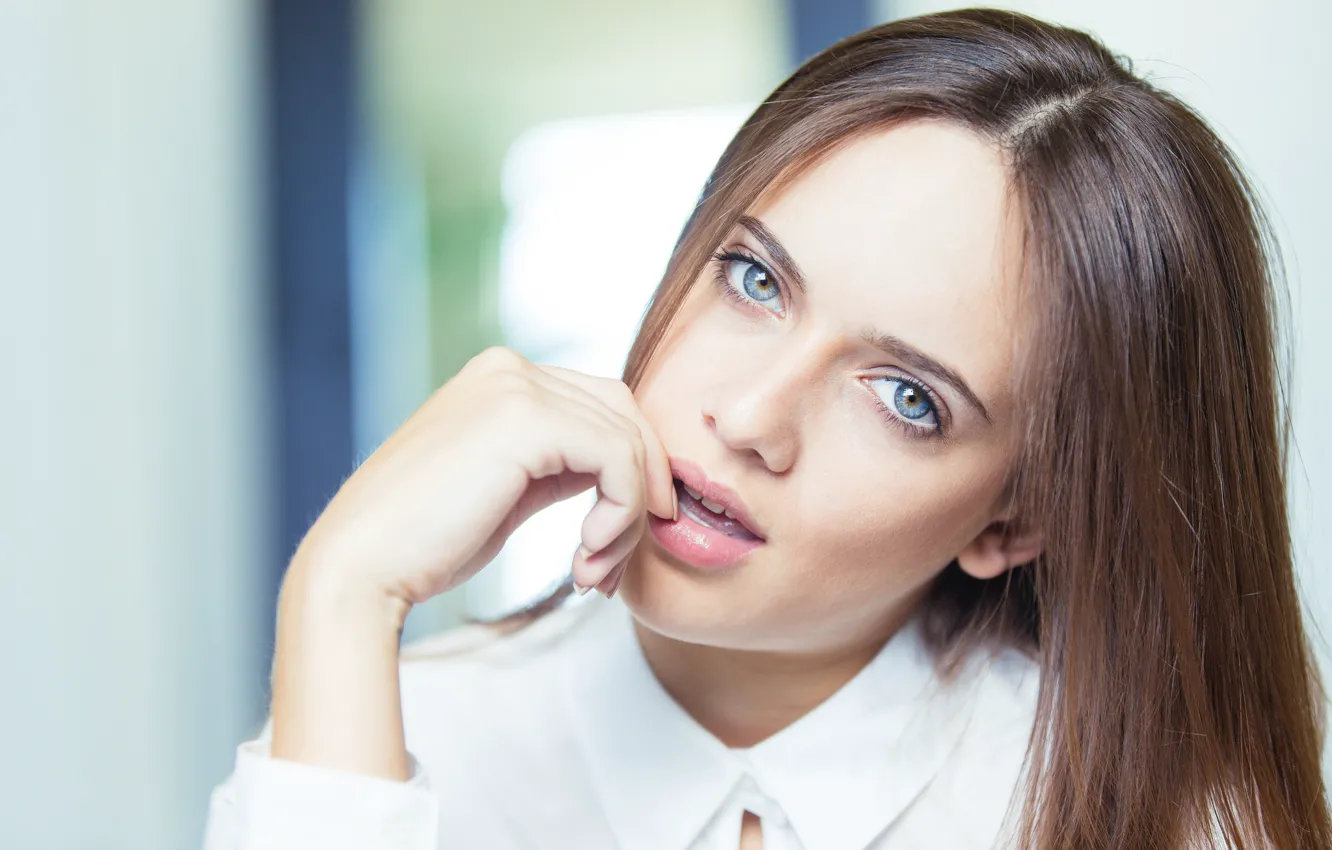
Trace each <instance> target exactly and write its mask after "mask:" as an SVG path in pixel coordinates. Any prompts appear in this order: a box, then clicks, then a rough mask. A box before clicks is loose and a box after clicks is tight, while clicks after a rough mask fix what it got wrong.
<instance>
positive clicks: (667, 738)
mask: <svg viewBox="0 0 1332 850" xmlns="http://www.w3.org/2000/svg"><path fill="white" fill-rule="evenodd" d="M1037 684H1038V669H1037V667H1036V665H1035V664H1034V662H1032V661H1030V660H1028V659H1027V658H1025V657H1023V656H1021V655H1020V654H1018V653H1017V652H1005V653H1002V654H1000V655H998V656H997V657H993V658H990V657H986V658H985V659H984V660H983V661H981V660H978V661H977V663H972V664H970V665H968V666H967V667H966V669H965V670H964V672H963V673H962V674H961V675H960V676H959V677H957V678H956V679H954V680H951V681H949V682H943V681H941V680H940V679H939V678H937V677H936V676H935V674H934V671H933V667H932V664H931V659H930V657H929V655H928V653H927V652H926V651H925V648H924V647H923V645H922V643H921V639H920V633H919V630H918V628H917V627H916V626H915V625H911V626H908V627H906V628H904V629H902V630H900V631H899V632H898V634H897V635H895V636H894V637H893V638H892V640H890V641H889V642H888V643H887V644H886V645H885V646H884V647H883V649H882V650H881V651H880V652H879V653H878V654H877V655H876V657H875V658H874V659H873V660H872V661H871V662H870V664H869V665H868V666H866V667H865V669H864V670H862V671H861V672H860V673H859V674H857V675H856V676H855V677H854V678H853V679H852V680H851V681H850V682H849V683H847V684H846V685H845V686H844V687H843V688H842V689H840V690H839V691H838V692H837V693H835V694H834V695H833V696H832V697H831V698H829V699H828V700H827V701H825V702H824V703H823V704H821V705H819V706H818V707H817V708H815V709H814V710H813V711H812V712H810V713H809V714H807V715H805V716H804V717H803V718H801V719H800V720H798V721H797V722H795V723H794V724H792V725H791V726H789V727H787V728H786V729H784V730H782V731H781V732H779V733H777V734H776V735H774V736H772V737H770V738H768V739H767V740H765V741H763V742H761V743H759V744H758V745H756V746H754V747H750V748H747V749H728V748H727V747H725V746H724V745H723V744H722V743H721V742H720V741H718V740H717V739H716V738H715V737H713V736H712V735H711V734H710V733H708V732H707V731H706V730H705V729H703V728H702V727H701V726H699V725H698V724H697V723H696V722H695V721H694V720H693V719H692V718H691V717H690V716H689V715H688V714H686V713H685V712H684V710H683V709H681V708H680V707H679V705H678V704H676V703H675V702H674V701H673V700H672V699H671V697H670V696H669V695H668V694H667V693H666V692H665V690H664V689H663V688H662V687H661V685H660V684H659V683H658V682H657V680H656V678H655V677H654V675H653V674H652V671H651V669H650V668H649V667H648V665H647V662H646V660H645V659H644V657H643V655H642V650H641V648H640V646H639V644H638V641H637V638H636V636H635V635H634V632H633V628H632V620H631V616H630V614H629V612H628V610H627V609H626V608H625V607H624V605H623V604H622V603H620V602H619V601H611V602H607V601H605V600H603V599H601V597H599V596H596V595H589V597H587V598H586V599H585V600H580V601H578V602H577V603H576V604H573V605H571V606H569V607H567V608H565V609H563V610H560V611H557V612H555V613H553V614H550V615H548V616H546V617H545V618H543V619H542V620H540V621H538V622H537V623H536V624H534V625H533V626H531V627H529V628H528V629H526V630H524V631H522V632H520V633H518V634H517V635H513V636H510V637H496V636H494V633H493V631H491V630H489V629H487V628H486V627H482V626H472V627H467V628H464V629H460V630H456V631H453V632H449V633H447V634H445V635H442V636H439V637H435V638H430V639H427V640H426V641H423V642H420V643H418V644H415V645H413V646H412V647H408V648H407V649H405V650H404V653H403V662H402V678H401V687H402V700H403V715H404V724H405V730H406V735H407V746H408V749H409V751H410V753H411V755H412V758H413V776H412V778H411V780H410V781H408V782H392V781H389V780H384V779H377V778H374V777H369V776H362V775H359V774H353V773H347V772H342V771H337V770H329V769H325V768H317V767H312V766H309V765H304V764H298V763H295V762H288V761H283V760H279V759H273V758H270V757H269V756H268V743H267V736H266V734H265V735H264V736H261V737H260V739H258V740H255V741H251V742H248V743H245V744H242V745H241V746H240V748H239V750H238V753H237V757H236V767H235V772H234V773H233V774H232V776H231V777H230V778H229V779H228V780H227V781H226V782H225V783H224V784H222V785H221V786H219V787H218V788H217V789H216V790H215V791H214V793H213V798H212V805H211V810H210V815H209V822H208V829H207V836H206V839H205V848H206V850H270V848H271V850H277V848H282V850H306V848H308V849H309V850H316V848H317V850H353V848H355V850H455V848H467V849H468V850H473V848H481V849H482V850H518V848H564V847H569V848H579V850H612V848H622V850H736V848H738V846H739V841H740V822H741V818H742V816H743V813H744V812H745V811H750V812H753V813H755V814H756V815H758V816H759V818H760V819H761V823H762V831H763V846H764V850H914V848H922V850H923V848H931V850H936V848H946V850H971V849H972V848H977V849H978V850H979V848H991V847H995V846H997V845H998V844H999V843H1000V841H1001V838H1003V837H1004V836H1006V835H1007V834H1008V831H1009V829H1011V823H1012V817H1013V814H1010V812H1009V804H1010V800H1013V799H1014V796H1015V789H1016V788H1017V786H1018V783H1019V781H1020V777H1021V775H1022V767H1023V759H1024V755H1025V748H1026V744H1027V739H1028V737H1029V735H1030V733H1031V729H1032V725H1033V721H1034V717H1035V707H1036V691H1037ZM1018 796H1019V797H1020V795H1018ZM1018 805H1020V800H1018V802H1017V803H1015V805H1014V807H1013V808H1014V814H1015V812H1016V808H1017V806H1018ZM1006 815H1008V818H1007V819H1006Z"/></svg>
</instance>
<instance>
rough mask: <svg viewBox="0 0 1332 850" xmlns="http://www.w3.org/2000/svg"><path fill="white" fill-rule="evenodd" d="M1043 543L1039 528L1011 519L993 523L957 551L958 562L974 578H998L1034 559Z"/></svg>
mask: <svg viewBox="0 0 1332 850" xmlns="http://www.w3.org/2000/svg"><path fill="white" fill-rule="evenodd" d="M1044 542H1045V541H1044V538H1043V537H1042V535H1041V533H1040V532H1039V531H1038V530H1036V529H1030V528H1020V527H1015V524H1014V523H1013V522H1010V521H1003V520H1001V521H997V522H992V523H990V524H989V525H988V526H986V527H985V530H984V531H982V532H981V533H980V534H978V535H976V539H975V540H972V541H971V542H970V543H968V544H967V545H966V547H965V548H964V549H963V550H962V551H961V552H959V553H958V554H957V564H958V566H959V567H961V568H962V571H963V572H965V573H966V574H967V575H969V576H971V577H972V578H979V579H991V578H997V577H998V576H1001V575H1003V574H1004V573H1005V572H1007V571H1008V570H1011V569H1012V568H1013V567H1017V566H1021V565H1022V564H1025V563H1027V562H1028V561H1031V560H1033V559H1035V558H1036V557H1037V556H1038V555H1040V554H1041V550H1042V549H1043V548H1044Z"/></svg>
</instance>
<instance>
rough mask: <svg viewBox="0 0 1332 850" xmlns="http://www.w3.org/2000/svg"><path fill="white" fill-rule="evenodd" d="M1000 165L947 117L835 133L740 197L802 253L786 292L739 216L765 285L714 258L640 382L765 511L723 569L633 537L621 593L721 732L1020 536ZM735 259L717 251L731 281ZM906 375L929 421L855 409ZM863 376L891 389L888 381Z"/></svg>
mask: <svg viewBox="0 0 1332 850" xmlns="http://www.w3.org/2000/svg"><path fill="white" fill-rule="evenodd" d="M1006 180H1007V176H1006V173H1005V169H1004V164H1003V161H1002V159H1001V156H1000V154H999V152H998V151H997V150H996V149H995V148H994V147H992V146H991V145H989V144H987V143H985V142H983V141H982V140H980V139H978V138H977V137H976V136H974V135H973V134H971V133H970V132H968V131H966V130H964V129H960V128H957V127H954V126H951V125H947V124H941V123H925V122H920V123H913V124H908V125H905V126H902V127H899V128H896V129H893V130H889V131H886V132H883V133H879V134H876V135H874V136H870V137H867V138H865V139H862V140H860V141H857V142H855V143H853V144H851V145H849V146H847V147H845V148H844V149H842V150H841V151H839V152H838V153H836V154H834V155H833V156H831V157H830V158H828V159H827V160H825V161H824V162H823V163H821V164H820V165H818V166H817V167H815V168H813V169H812V170H810V171H808V172H806V173H805V174H804V175H803V176H801V177H800V178H799V179H797V180H796V181H795V182H794V183H793V184H791V185H790V186H789V188H787V189H786V190H785V191H784V192H782V193H781V194H780V195H778V196H777V197H776V198H774V199H772V200H770V201H769V202H768V203H766V204H764V205H762V206H760V207H759V208H757V209H756V210H752V211H751V213H750V214H751V216H752V217H753V218H756V219H758V220H760V221H761V222H762V223H763V225H764V226H765V228H766V230H767V231H769V233H770V234H771V236H773V237H776V239H777V240H778V241H779V242H780V244H781V245H782V246H783V247H784V249H785V252H786V253H787V254H788V255H790V257H791V258H792V259H793V260H794V262H795V264H797V265H798V266H799V270H800V273H801V276H802V277H803V279H804V291H801V289H800V288H799V287H797V286H796V285H794V283H792V282H791V281H790V280H789V278H788V277H783V276H781V274H780V272H778V271H777V269H778V264H777V262H776V259H775V256H774V255H773V252H772V251H768V250H765V249H764V247H763V245H762V243H761V242H760V240H759V239H757V238H755V236H754V234H753V233H751V232H749V231H748V230H746V229H745V228H743V227H738V228H736V230H735V231H734V232H733V233H732V234H731V236H730V238H729V239H728V240H727V242H726V245H725V246H724V247H730V246H732V245H738V246H743V248H744V250H745V253H747V254H750V255H752V256H753V257H754V258H755V259H758V260H760V261H762V263H763V264H764V265H765V266H766V267H767V268H768V269H770V270H772V271H773V272H774V274H776V275H777V277H778V281H779V286H781V287H784V291H782V292H781V293H780V294H779V295H776V296H772V297H771V300H770V301H769V302H768V303H766V304H763V305H756V304H749V305H738V304H736V303H735V302H733V301H731V300H729V299H727V298H725V297H723V296H722V295H721V294H720V291H719V289H718V287H717V286H716V285H715V283H714V282H713V281H714V275H715V273H716V265H715V264H714V265H710V266H709V267H708V268H706V269H704V271H703V273H702V274H701V275H700V277H699V280H698V281H696V283H695V285H694V287H693V288H692V290H691V293H690V297H689V299H688V301H687V303H686V304H685V306H684V309H683V310H682V312H681V316H680V318H681V321H678V322H676V323H674V324H673V333H672V335H671V336H670V337H668V340H667V342H666V343H665V345H664V346H663V348H662V349H661V350H660V351H659V353H658V355H657V356H656V358H655V359H654V362H653V363H652V364H651V365H650V367H649V370H648V372H647V374H646V375H645V376H644V379H643V381H642V382H641V384H640V386H639V388H638V392H637V396H638V400H639V404H640V405H641V407H642V410H643V412H644V415H645V416H646V417H647V418H648V420H649V421H650V422H651V423H652V425H653V428H654V429H655V430H656V432H657V434H658V436H659V437H660V438H661V440H662V442H663V444H664V445H665V446H666V447H667V448H668V450H669V451H670V453H671V454H672V455H683V456H684V457H687V458H689V459H691V460H694V461H695V462H697V463H699V464H700V465H701V466H702V467H703V468H704V469H705V470H706V471H707V474H708V475H709V477H711V478H713V479H714V480H717V481H721V482H723V483H726V484H728V485H730V486H731V487H733V488H734V489H735V490H736V491H737V492H739V493H740V495H741V497H742V498H743V499H744V500H745V502H746V504H747V505H748V506H749V508H750V510H751V512H752V513H753V514H754V516H755V518H756V519H757V521H758V522H759V523H760V524H761V525H762V527H763V528H764V529H765V530H766V531H767V532H768V545H766V546H764V547H762V548H761V549H759V550H758V551H756V552H755V553H753V554H752V555H751V556H750V557H749V559H748V560H747V561H746V563H745V564H743V565H742V566H741V567H739V568H736V569H734V570H727V571H722V572H705V571H701V570H698V569H695V568H692V567H690V566H689V565H687V564H684V563H683V562H681V561H679V560H677V559H675V558H673V557H672V556H671V555H670V554H668V553H667V552H666V551H665V550H663V549H662V548H661V546H660V545H658V544H657V543H656V541H655V539H653V538H651V537H648V538H647V539H646V541H645V545H643V546H641V547H640V548H639V550H638V552H637V553H636V554H635V558H634V560H633V562H632V567H631V568H630V569H629V570H627V571H626V573H625V578H624V579H623V582H622V584H621V587H620V591H619V592H620V594H621V595H622V596H623V597H624V599H625V601H626V602H627V604H628V605H629V607H630V608H631V609H632V611H633V612H634V614H635V617H636V619H637V621H638V623H639V625H640V628H639V635H640V640H641V642H642V643H643V645H644V648H645V651H646V653H647V655H648V658H649V661H650V662H651V663H652V665H653V669H654V670H655V671H656V673H657V675H658V677H659V678H661V679H662V681H663V684H665V685H666V687H667V689H668V691H670V693H671V694H672V695H673V696H674V697H675V698H676V699H677V700H678V701H679V702H681V704H682V705H684V706H685V707H686V709H687V710H689V711H690V712H691V713H692V714H693V715H694V716H695V717H696V718H697V719H698V720H699V721H700V722H702V723H703V725H704V726H706V727H707V728H709V729H712V730H714V732H719V733H720V737H722V738H723V740H726V741H727V742H728V743H730V744H732V745H736V746H742V745H748V744H752V743H755V742H757V741H758V740H762V739H763V738H764V737H767V736H768V735H770V734H772V733H773V732H775V731H777V730H778V729H780V728H782V727H783V726H785V725H787V724H789V723H791V722H793V721H794V720H795V719H797V718H798V717H799V716H800V715H801V714H803V713H805V712H807V711H808V710H810V709H811V708H813V707H814V706H815V705H817V704H818V703H819V702H821V701H822V700H823V699H826V698H827V697H828V696H829V695H831V693H832V692H833V691H835V690H836V689H837V688H838V687H840V686H841V684H844V683H845V682H846V681H847V680H848V679H849V678H850V677H851V676H853V675H854V674H855V672H856V671H858V670H859V669H860V668H861V667H863V666H864V664H865V663H867V662H868V660H869V658H870V657H872V656H873V654H874V653H875V652H876V651H877V650H878V648H879V647H880V646H881V645H882V644H883V642H884V641H885V640H886V639H887V637H888V636H889V635H891V633H892V632H893V631H894V630H895V629H896V628H897V627H898V626H899V625H900V624H901V623H902V621H903V620H904V619H905V618H906V617H907V616H909V615H910V613H911V611H912V609H913V608H914V606H915V605H916V603H917V601H918V599H919V597H920V594H921V592H922V590H923V589H924V588H925V586H926V585H927V584H928V582H929V581H930V579H932V578H933V577H934V576H935V575H937V574H938V572H939V571H940V570H941V569H943V567H944V566H946V565H947V564H948V563H949V561H951V560H952V559H953V558H955V557H956V558H958V559H959V562H960V564H961V565H962V567H963V568H964V569H966V570H967V571H968V572H970V573H972V574H973V575H976V576H979V577H992V576H995V575H998V574H1000V573H1002V572H1003V571H1004V570H1006V569H1008V568H1009V567H1011V566H1013V565H1015V564H1018V563H1022V562H1024V561H1025V560H1028V559H1030V558H1031V557H1034V556H1035V554H1036V553H1037V552H1038V551H1039V536H1038V535H1035V534H1032V533H1030V532H1029V531H1027V530H1024V529H1021V528H1015V527H1014V526H1013V524H1012V523H1010V522H1008V520H1009V519H1010V518H1009V517H1008V516H1006V515H1004V513H1003V505H1002V498H1003V495H1004V481H1005V477H1006V475H1007V473H1008V472H1009V470H1010V469H1011V467H1012V463H1013V457H1014V447H1015V445H1016V443H1015V439H1014V436H1015V435H1014V433H1013V431H1014V426H1013V423H1014V417H1013V399H1012V398H1011V395H1010V392H1009V384H1010V382H1011V378H1012V369H1013V355H1012V340H1013V338H1014V330H1015V328H1017V327H1020V322H1019V321H1018V318H1019V317H1020V312H1019V310H1018V308H1017V304H1016V303H1015V287H1014V286H1013V285H1012V282H1013V281H1015V279H1016V269H1017V263H1016V259H1017V257H1016V252H1015V250H1014V248H1015V247H1016V246H1017V245H1018V244H1019V243H1018V238H1019V236H1020V231H1019V230H1018V229H1017V227H1016V224H1015V222H1014V217H1013V216H1011V215H1009V214H1008V212H1009V195H1008V192H1007V183H1006ZM745 268H746V266H745V265H744V264H743V263H733V264H732V268H730V269H729V271H730V277H731V279H732V280H736V279H740V278H742V276H743V273H744V271H745ZM760 295H762V296H768V293H760ZM779 311H780V312H781V313H782V315H777V313H778V312H779ZM869 327H873V328H874V329H876V330H877V331H878V332H880V333H883V334H891V335H893V336H896V337H899V338H901V339H902V340H903V341H905V342H907V343H909V344H910V345H911V346H913V347H914V348H916V349H918V350H919V351H921V352H924V353H926V354H927V355H929V356H930V357H931V358H933V359H935V360H937V361H939V362H941V363H942V364H944V365H945V366H947V367H949V368H951V369H952V370H953V371H954V372H955V373H957V374H958V375H960V376H961V377H962V378H963V379H964V380H965V382H966V384H967V386H969V387H970V389H971V391H972V394H974V395H975V396H976V397H978V399H979V400H980V402H981V403H982V404H983V406H984V408H985V411H986V412H987V413H988V418H987V416H985V415H982V413H981V411H980V410H979V409H977V408H976V407H975V406H973V405H972V404H970V403H968V402H967V400H966V399H965V398H964V396H963V395H962V394H961V393H959V392H958V391H957V390H956V389H954V388H953V387H952V386H950V385H949V384H948V383H947V382H945V381H942V380H939V379H938V378H937V377H936V376H935V375H933V374H931V373H929V372H926V371H924V370H922V369H919V368H912V367H907V366H905V365H904V364H903V361H901V360H900V359H894V358H892V357H887V356H885V353H884V352H883V351H881V350H879V349H878V348H876V347H874V346H872V345H870V344H869V343H868V342H867V341H866V340H865V339H863V338H862V333H861V331H862V330H865V329H866V328H869ZM904 373H905V374H907V375H910V376H912V377H915V378H917V379H919V380H921V381H923V382H925V383H926V384H927V385H928V386H929V387H930V388H931V389H933V390H934V391H935V392H936V393H937V394H938V395H939V397H940V398H941V401H942V406H943V407H945V408H946V415H943V416H940V417H938V418H939V419H941V420H943V421H944V425H945V433H944V435H943V436H942V437H941V438H940V437H929V438H925V439H919V438H913V437H910V436H908V435H907V434H906V433H904V432H903V430H902V429H901V427H899V425H898V424H894V423H893V422H891V421H889V419H888V415H887V414H884V413H882V412H881V411H879V410H877V409H876V408H875V405H874V403H873V399H874V397H875V395H874V390H873V389H871V388H869V387H867V386H866V384H865V378H867V377H881V378H882V377H894V376H900V375H902V374H904ZM877 386H878V388H879V390H880V394H881V395H883V396H887V397H888V398H889V399H891V392H890V389H889V388H891V387H892V386H893V385H890V384H885V383H883V382H880V383H878V384H877ZM1004 531H1008V532H1010V533H1012V534H1014V535H1015V536H1014V539H1012V540H1009V541H1007V542H1005V541H1004V540H1003V539H1002V537H1003V532H1004Z"/></svg>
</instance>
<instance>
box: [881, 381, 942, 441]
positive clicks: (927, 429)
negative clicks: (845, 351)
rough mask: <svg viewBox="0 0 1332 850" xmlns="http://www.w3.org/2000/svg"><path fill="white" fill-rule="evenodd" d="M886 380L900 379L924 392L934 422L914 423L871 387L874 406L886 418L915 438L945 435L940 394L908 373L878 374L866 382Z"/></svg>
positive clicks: (922, 438) (934, 437) (928, 438)
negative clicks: (928, 401) (897, 412)
mask: <svg viewBox="0 0 1332 850" xmlns="http://www.w3.org/2000/svg"><path fill="white" fill-rule="evenodd" d="M884 380H888V381H900V382H901V383H903V384H906V385H907V386H909V387H912V388H914V389H916V390H917V391H919V392H922V393H924V394H925V397H926V398H927V399H929V400H930V409H931V410H933V411H934V424H933V425H929V426H921V425H912V424H911V423H910V422H908V421H907V420H906V419H905V418H903V417H902V416H900V415H898V414H896V413H894V412H893V410H892V408H890V407H889V406H888V403H887V402H886V401H884V400H883V398H882V397H881V396H880V395H879V394H878V393H876V392H875V391H874V390H873V389H872V388H870V389H869V394H870V401H872V402H874V406H875V407H877V408H879V412H880V413H882V414H883V417H884V418H885V419H887V420H888V421H890V422H891V423H892V424H894V425H896V426H897V427H898V428H900V429H901V430H902V432H903V433H904V434H906V435H907V437H909V438H910V439H913V440H933V439H937V438H941V437H943V436H944V412H943V411H944V407H943V402H942V401H941V400H940V399H939V396H938V395H936V394H935V392H934V390H932V389H930V388H929V387H927V386H926V385H925V384H922V383H921V382H920V381H918V380H916V379H915V378H908V377H907V376H906V375H876V376H875V377H873V378H869V379H867V380H866V382H867V383H868V382H869V381H884Z"/></svg>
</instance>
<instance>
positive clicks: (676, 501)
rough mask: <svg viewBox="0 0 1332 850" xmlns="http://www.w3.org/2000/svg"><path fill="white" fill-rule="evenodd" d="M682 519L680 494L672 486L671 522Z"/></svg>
mask: <svg viewBox="0 0 1332 850" xmlns="http://www.w3.org/2000/svg"><path fill="white" fill-rule="evenodd" d="M679 521H680V494H679V493H676V492H675V488H674V487H672V488H671V522H679Z"/></svg>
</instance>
